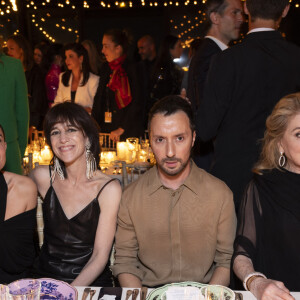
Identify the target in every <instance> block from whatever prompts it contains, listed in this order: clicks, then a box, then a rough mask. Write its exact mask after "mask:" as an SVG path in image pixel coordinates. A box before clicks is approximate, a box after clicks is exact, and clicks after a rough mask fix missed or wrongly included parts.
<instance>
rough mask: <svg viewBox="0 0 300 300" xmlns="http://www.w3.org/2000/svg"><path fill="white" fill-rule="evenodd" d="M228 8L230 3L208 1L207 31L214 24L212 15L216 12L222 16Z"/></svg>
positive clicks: (217, 0)
mask: <svg viewBox="0 0 300 300" xmlns="http://www.w3.org/2000/svg"><path fill="white" fill-rule="evenodd" d="M227 6H228V2H227V1H226V0H207V1H206V3H205V13H206V20H207V22H206V23H207V30H209V29H210V27H211V25H212V22H211V19H210V14H211V13H213V12H215V13H218V14H220V15H221V16H222V15H223V13H224V10H225V9H226V7H227Z"/></svg>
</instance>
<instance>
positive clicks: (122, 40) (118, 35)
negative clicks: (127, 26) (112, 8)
mask: <svg viewBox="0 0 300 300" xmlns="http://www.w3.org/2000/svg"><path fill="white" fill-rule="evenodd" d="M104 35H106V36H109V37H111V40H112V41H113V42H114V43H115V44H116V45H117V46H119V45H120V46H121V47H122V49H123V54H127V52H128V47H129V44H130V43H131V37H130V35H129V33H128V32H127V31H126V30H121V29H115V28H114V29H109V30H107V31H105V33H104Z"/></svg>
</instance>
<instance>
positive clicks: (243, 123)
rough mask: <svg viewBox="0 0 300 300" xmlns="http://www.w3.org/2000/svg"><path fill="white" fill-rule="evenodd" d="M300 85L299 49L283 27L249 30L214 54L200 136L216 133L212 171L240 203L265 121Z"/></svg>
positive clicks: (199, 120)
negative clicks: (284, 98) (278, 29)
mask: <svg viewBox="0 0 300 300" xmlns="http://www.w3.org/2000/svg"><path fill="white" fill-rule="evenodd" d="M299 90H300V48H299V47H298V46H296V45H294V44H292V43H289V42H287V41H285V40H284V38H283V37H282V36H281V34H280V33H279V32H278V31H261V32H253V33H250V34H248V35H247V36H246V37H245V39H244V40H243V42H242V43H240V44H237V45H235V46H234V47H231V48H229V49H226V50H224V51H222V52H220V53H219V54H217V55H215V57H214V58H213V59H212V61H211V64H210V68H209V72H208V74H207V80H206V84H205V88H204V95H203V101H202V102H200V105H199V109H198V114H197V118H196V127H197V135H198V136H199V137H200V138H201V139H202V140H204V141H206V140H210V139H213V138H215V142H214V149H215V159H214V165H213V168H212V175H214V176H216V177H218V178H219V179H221V180H223V181H225V183H226V184H227V185H228V186H229V188H230V189H231V190H232V192H233V195H234V201H235V204H236V207H238V206H239V203H240V202H241V200H242V195H243V191H244V189H245V187H246V186H247V183H248V182H249V181H250V180H251V178H252V172H251V169H252V168H253V165H254V163H255V162H256V161H257V160H258V157H259V153H260V152H261V151H260V143H259V140H260V139H262V138H263V135H264V131H265V122H266V119H267V117H268V116H269V115H270V113H271V112H272V110H273V108H274V106H275V104H276V103H277V102H278V101H279V99H280V98H282V97H283V96H285V95H287V94H290V93H294V92H297V91H299Z"/></svg>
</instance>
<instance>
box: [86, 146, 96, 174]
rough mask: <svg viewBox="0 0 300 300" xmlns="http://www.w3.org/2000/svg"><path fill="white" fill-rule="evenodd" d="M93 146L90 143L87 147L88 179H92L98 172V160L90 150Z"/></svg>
mask: <svg viewBox="0 0 300 300" xmlns="http://www.w3.org/2000/svg"><path fill="white" fill-rule="evenodd" d="M90 148H91V144H90V143H89V142H88V143H87V145H86V146H85V157H86V178H87V179H91V178H92V177H93V176H94V173H95V172H96V170H97V164H96V159H95V157H94V155H93V153H92V152H91V150H90Z"/></svg>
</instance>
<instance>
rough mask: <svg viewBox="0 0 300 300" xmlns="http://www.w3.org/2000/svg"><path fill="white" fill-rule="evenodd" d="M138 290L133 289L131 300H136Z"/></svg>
mask: <svg viewBox="0 0 300 300" xmlns="http://www.w3.org/2000/svg"><path fill="white" fill-rule="evenodd" d="M139 292H140V291H139V289H134V290H133V293H132V300H136V298H137V296H138V294H139Z"/></svg>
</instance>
